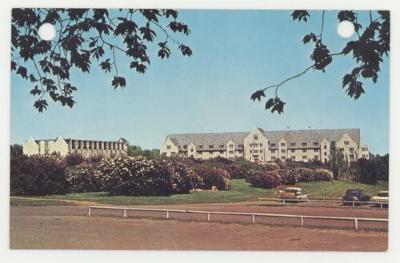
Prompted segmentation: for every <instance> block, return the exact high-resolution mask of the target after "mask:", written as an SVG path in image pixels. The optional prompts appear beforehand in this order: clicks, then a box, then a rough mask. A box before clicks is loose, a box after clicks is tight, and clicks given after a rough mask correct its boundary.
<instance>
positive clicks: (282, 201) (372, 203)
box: [258, 197, 389, 208]
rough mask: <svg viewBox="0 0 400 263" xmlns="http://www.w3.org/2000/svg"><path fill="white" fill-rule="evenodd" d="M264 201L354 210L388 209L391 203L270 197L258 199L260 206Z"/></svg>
mask: <svg viewBox="0 0 400 263" xmlns="http://www.w3.org/2000/svg"><path fill="white" fill-rule="evenodd" d="M263 201H274V202H279V203H281V204H283V205H286V204H288V203H293V202H296V203H301V204H307V205H309V204H311V203H323V204H333V206H334V207H335V206H336V204H349V205H351V206H352V207H353V208H355V207H356V206H357V205H368V204H369V205H377V206H378V207H380V208H383V207H385V206H386V207H388V206H389V202H374V201H343V200H341V199H334V198H332V199H325V198H319V199H308V200H301V199H294V198H293V199H290V198H288V199H283V198H268V197H265V198H264V197H260V198H258V205H261V204H262V202H263Z"/></svg>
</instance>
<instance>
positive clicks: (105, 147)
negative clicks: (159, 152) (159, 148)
mask: <svg viewBox="0 0 400 263" xmlns="http://www.w3.org/2000/svg"><path fill="white" fill-rule="evenodd" d="M170 148H171V146H170ZM167 149H168V146H167ZM104 150H107V143H106V142H104Z"/></svg>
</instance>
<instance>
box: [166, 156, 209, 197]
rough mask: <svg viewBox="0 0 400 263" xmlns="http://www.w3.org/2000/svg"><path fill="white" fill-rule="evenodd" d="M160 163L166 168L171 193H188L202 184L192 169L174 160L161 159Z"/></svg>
mask: <svg viewBox="0 0 400 263" xmlns="http://www.w3.org/2000/svg"><path fill="white" fill-rule="evenodd" d="M160 165H161V166H163V167H164V168H166V169H167V170H168V172H169V173H170V175H171V179H172V192H173V193H185V194H186V193H189V191H190V190H191V189H193V188H198V187H200V186H201V185H202V184H203V180H202V178H201V177H199V176H198V175H197V174H196V173H195V172H194V170H192V169H190V168H189V167H188V166H186V165H185V164H183V163H181V162H178V161H176V160H161V161H160Z"/></svg>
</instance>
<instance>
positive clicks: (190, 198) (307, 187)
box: [14, 179, 388, 205]
mask: <svg viewBox="0 0 400 263" xmlns="http://www.w3.org/2000/svg"><path fill="white" fill-rule="evenodd" d="M296 186H299V187H302V188H303V189H304V192H305V193H308V194H310V196H311V197H337V198H340V197H342V196H343V194H344V192H345V191H346V190H347V189H349V188H361V189H364V190H366V191H367V193H368V194H370V195H374V194H376V193H377V192H378V191H381V190H387V189H388V185H387V183H385V184H382V185H367V184H360V183H353V182H341V181H332V182H313V183H299V184H297V185H296ZM276 194H277V191H276V189H262V188H257V187H252V186H250V185H249V184H248V183H246V182H245V180H244V179H233V180H232V189H231V190H230V191H218V192H210V191H201V192H193V193H191V194H177V195H171V196H109V195H107V193H105V192H93V193H71V194H66V195H48V196H41V197H40V198H41V199H46V200H49V201H50V200H79V201H91V202H95V203H99V204H114V205H157V204H183V203H229V202H242V201H256V200H257V198H258V197H277V195H276ZM46 200H42V201H41V202H39V201H38V200H34V199H32V202H33V205H34V204H36V205H45V204H46V202H45V201H46ZM14 202H16V201H14ZM26 202H29V200H27V199H24V200H23V204H24V205H26ZM16 204H17V205H18V203H16ZM48 205H51V204H48Z"/></svg>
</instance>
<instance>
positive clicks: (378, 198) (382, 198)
mask: <svg viewBox="0 0 400 263" xmlns="http://www.w3.org/2000/svg"><path fill="white" fill-rule="evenodd" d="M371 201H372V202H379V203H383V204H384V205H385V206H387V205H388V204H389V191H380V192H379V193H378V194H377V195H375V196H373V197H372V198H371Z"/></svg>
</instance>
